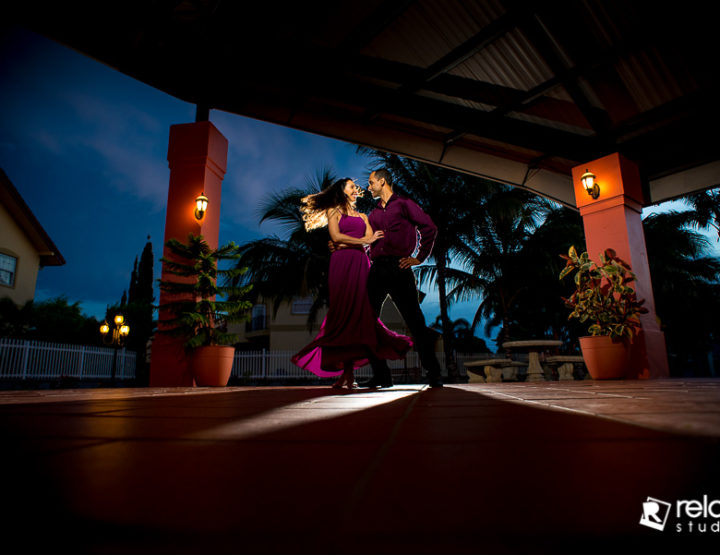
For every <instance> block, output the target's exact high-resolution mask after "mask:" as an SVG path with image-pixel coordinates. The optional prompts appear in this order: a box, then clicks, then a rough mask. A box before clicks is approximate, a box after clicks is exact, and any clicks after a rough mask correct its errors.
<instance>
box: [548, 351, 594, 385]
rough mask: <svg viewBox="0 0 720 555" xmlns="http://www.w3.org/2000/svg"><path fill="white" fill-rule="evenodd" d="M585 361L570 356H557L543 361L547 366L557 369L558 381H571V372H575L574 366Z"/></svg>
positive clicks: (581, 358)
mask: <svg viewBox="0 0 720 555" xmlns="http://www.w3.org/2000/svg"><path fill="white" fill-rule="evenodd" d="M584 362H585V360H584V359H583V357H581V356H572V355H557V356H549V357H547V358H546V359H545V364H546V365H547V366H557V367H558V379H560V380H572V379H574V377H573V371H574V370H575V364H580V363H584Z"/></svg>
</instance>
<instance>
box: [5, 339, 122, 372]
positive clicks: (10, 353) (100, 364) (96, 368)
mask: <svg viewBox="0 0 720 555" xmlns="http://www.w3.org/2000/svg"><path fill="white" fill-rule="evenodd" d="M114 356H115V350H114V349H107V348H104V347H87V346H84V345H65V344H59V343H46V342H44V341H28V340H25V339H7V338H2V339H0V379H23V380H25V379H44V378H79V379H83V378H110V377H111V376H112V367H113V357H114ZM135 362H136V361H135V352H133V351H126V350H125V349H118V351H117V361H116V368H115V377H116V378H117V379H121V380H122V379H130V378H134V377H135Z"/></svg>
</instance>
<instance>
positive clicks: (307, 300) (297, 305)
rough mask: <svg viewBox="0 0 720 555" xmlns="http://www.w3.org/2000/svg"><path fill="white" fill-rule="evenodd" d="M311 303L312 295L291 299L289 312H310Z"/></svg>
mask: <svg viewBox="0 0 720 555" xmlns="http://www.w3.org/2000/svg"><path fill="white" fill-rule="evenodd" d="M312 305H313V298H312V297H297V298H295V299H293V302H292V308H291V312H292V314H310V309H311V308H312Z"/></svg>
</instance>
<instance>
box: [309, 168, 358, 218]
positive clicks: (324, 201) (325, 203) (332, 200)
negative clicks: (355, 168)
mask: <svg viewBox="0 0 720 555" xmlns="http://www.w3.org/2000/svg"><path fill="white" fill-rule="evenodd" d="M348 181H352V179H351V178H349V177H343V178H342V179H338V180H337V181H336V182H335V183H333V184H332V185H330V187H328V188H326V189H323V190H322V191H320V192H319V193H315V194H314V195H308V196H306V197H303V198H302V199H301V200H300V202H302V206H301V207H300V212H301V213H302V219H303V222H305V231H311V230H313V229H317V228H320V227H324V226H326V225H327V224H328V220H327V211H328V209H330V208H336V207H340V208H341V209H342V210H347V206H348V199H347V196H345V191H344V190H343V189H345V185H346V184H347V182H348Z"/></svg>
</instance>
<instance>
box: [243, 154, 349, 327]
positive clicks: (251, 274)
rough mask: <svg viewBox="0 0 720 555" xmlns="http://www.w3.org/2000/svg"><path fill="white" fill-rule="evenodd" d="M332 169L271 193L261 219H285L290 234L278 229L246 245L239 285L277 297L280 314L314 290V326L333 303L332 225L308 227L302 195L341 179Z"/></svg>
mask: <svg viewBox="0 0 720 555" xmlns="http://www.w3.org/2000/svg"><path fill="white" fill-rule="evenodd" d="M336 179H337V178H336V176H335V175H334V173H333V172H332V171H331V170H329V169H327V168H326V169H323V170H321V171H320V172H318V173H317V174H316V175H315V176H314V177H313V178H309V179H307V181H306V184H305V187H304V188H302V189H301V188H295V189H286V190H283V191H280V192H276V193H271V194H269V195H268V197H267V199H266V200H265V201H264V202H263V203H262V204H261V206H260V208H259V210H258V216H259V218H260V223H262V222H265V221H273V222H277V223H279V224H280V226H281V229H282V230H283V231H284V237H279V236H277V235H273V236H271V237H265V238H263V239H257V240H255V241H249V242H247V243H244V244H242V245H240V247H239V248H238V251H237V252H238V253H239V254H240V257H239V258H238V261H237V267H238V268H248V271H247V272H246V273H245V274H244V275H242V276H240V277H239V278H236V279H235V280H234V282H233V285H235V286H241V285H248V284H251V283H252V284H253V289H252V295H253V300H257V299H258V298H260V297H262V298H264V299H272V300H273V312H274V314H277V311H278V309H279V308H280V305H281V304H282V303H283V302H289V301H291V300H292V299H293V298H294V297H297V296H303V297H306V296H313V297H314V299H315V301H314V303H313V305H312V308H311V309H310V314H309V315H308V327H312V326H313V325H314V323H315V320H316V318H317V314H318V311H319V310H320V309H321V308H322V307H323V306H326V305H327V300H328V292H327V269H328V264H329V261H330V251H329V250H328V240H329V235H328V231H327V228H326V227H325V228H320V229H315V230H312V231H310V232H307V231H305V225H304V222H303V220H302V215H301V213H300V205H301V202H300V201H301V199H302V198H303V197H305V196H307V195H311V194H314V193H318V192H320V191H322V190H323V189H325V188H326V187H329V186H330V185H331V184H332V183H334V182H335V181H336Z"/></svg>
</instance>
